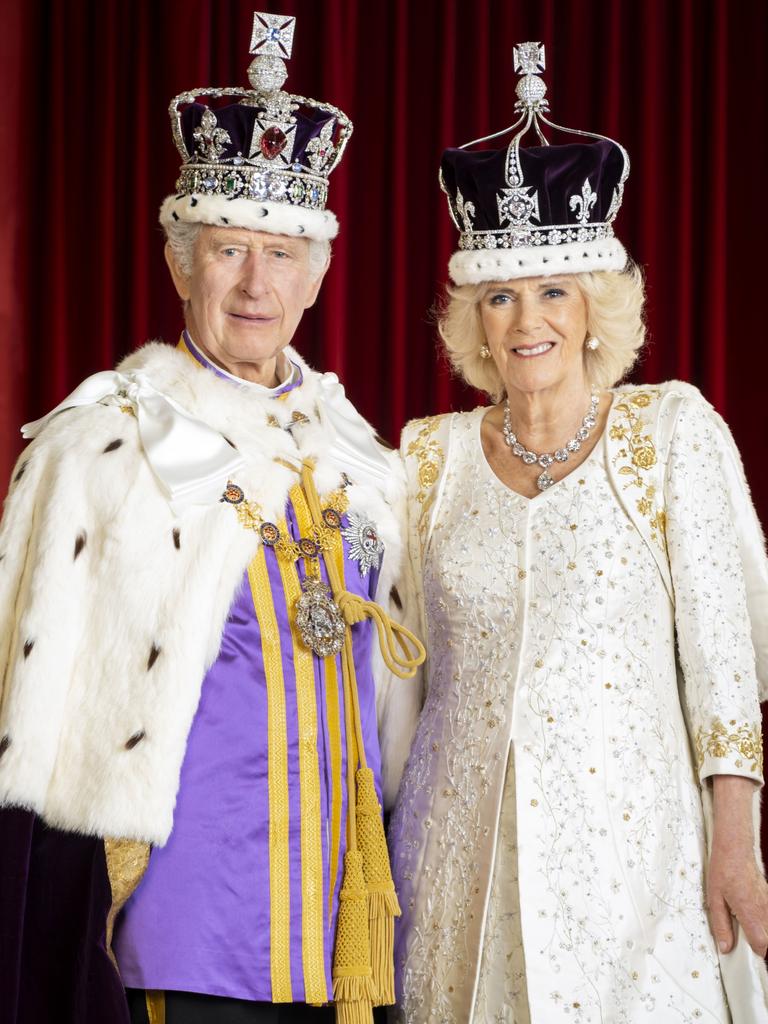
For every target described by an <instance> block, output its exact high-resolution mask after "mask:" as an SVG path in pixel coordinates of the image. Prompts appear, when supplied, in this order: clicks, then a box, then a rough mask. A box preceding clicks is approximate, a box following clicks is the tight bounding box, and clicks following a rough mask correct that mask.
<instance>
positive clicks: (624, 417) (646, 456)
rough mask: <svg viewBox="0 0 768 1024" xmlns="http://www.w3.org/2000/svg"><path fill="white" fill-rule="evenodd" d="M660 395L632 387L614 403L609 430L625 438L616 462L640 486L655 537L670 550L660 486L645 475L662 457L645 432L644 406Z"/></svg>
mask: <svg viewBox="0 0 768 1024" xmlns="http://www.w3.org/2000/svg"><path fill="white" fill-rule="evenodd" d="M655 398H656V395H655V394H654V393H653V392H650V391H628V392H624V393H623V394H622V396H621V401H620V402H617V403H616V405H615V406H614V407H613V413H612V415H613V416H615V419H614V421H613V423H612V425H611V428H610V430H609V436H610V437H611V440H613V441H623V442H625V443H624V445H623V446H622V447H621V448H620V449H619V450H618V451H617V452H616V455H615V456H614V458H613V464H614V466H616V467H617V469H618V472H619V473H620V474H621V476H625V477H627V478H628V479H627V484H626V486H627V487H637V488H638V490H640V491H641V492H642V494H641V497H639V498H638V499H637V511H638V512H639V513H640V515H641V516H643V517H644V518H646V519H648V521H649V522H648V525H649V526H650V528H651V540H653V541H655V542H656V544H658V546H659V547H660V548H661V549H662V551H666V550H667V514H666V512H665V510H664V507H663V505H662V504H661V502H660V501H659V498H660V497H663V495H662V496H660V495H659V494H657V490H656V486H655V485H654V484H652V483H648V481H647V479H646V477H645V476H644V475H643V474H645V473H648V472H649V471H650V470H652V469H653V468H654V466H655V465H656V463H657V461H658V459H657V455H656V446H655V444H654V443H653V438H652V437H651V435H650V434H647V433H644V430H645V427H646V426H647V424H646V421H645V420H644V419H643V417H642V413H641V412H640V410H641V409H647V408H648V406H649V405H650V404H651V402H653V401H654V399H655Z"/></svg>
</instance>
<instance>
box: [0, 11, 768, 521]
mask: <svg viewBox="0 0 768 1024" xmlns="http://www.w3.org/2000/svg"><path fill="white" fill-rule="evenodd" d="M262 6H264V7H266V9H269V10H271V11H277V12H281V13H290V14H295V15H296V16H297V18H298V22H297V29H296V37H295V45H294V56H293V59H292V60H291V61H290V77H289V81H288V87H289V88H291V89H292V90H293V91H296V92H300V93H303V94H304V95H309V96H315V97H318V98H320V99H323V100H326V101H329V102H332V103H334V104H335V105H337V106H340V107H341V108H342V109H343V110H345V111H346V112H347V113H348V114H349V115H350V116H351V118H352V120H353V121H354V122H355V126H356V127H355V133H354V135H353V137H352V140H351V142H350V145H349V147H348V150H347V156H346V158H345V160H344V162H343V163H342V165H341V167H340V168H339V170H338V171H336V173H335V174H334V176H333V181H332V186H331V203H330V205H331V207H332V209H333V210H334V211H335V212H336V213H337V215H338V217H339V220H340V221H341V225H342V231H341V235H340V238H339V240H338V242H337V243H336V246H335V255H334V259H333V265H332V268H331V270H330V272H329V274H328V276H327V278H326V282H325V285H324V287H323V291H322V294H321V296H320V299H319V301H318V304H317V306H316V307H315V308H314V309H313V310H311V311H310V312H309V313H308V314H307V316H306V317H305V319H304V322H303V323H302V325H301V328H300V335H299V336H298V337H297V344H298V345H299V347H300V349H301V351H303V352H304V354H305V355H306V356H307V357H308V358H309V360H310V361H311V362H312V363H314V364H315V365H317V366H319V367H322V368H326V369H334V370H336V371H338V372H339V374H340V375H341V377H342V379H343V380H344V382H345V383H346V385H347V390H348V392H349V394H350V396H351V397H352V399H353V400H354V401H355V403H356V404H357V405H358V406H359V408H360V409H361V410H362V411H363V412H364V413H365V415H367V416H368V418H369V419H371V420H372V421H373V422H374V423H375V424H376V425H377V427H378V428H379V430H380V431H381V432H382V433H383V434H384V435H385V436H388V437H389V438H390V439H392V440H393V441H396V440H397V437H398V433H399V430H400V428H401V426H402V424H403V423H404V421H405V420H406V419H408V418H410V417H413V416H421V415H425V414H427V413H434V412H438V411H444V410H447V409H451V408H470V407H472V405H473V404H475V403H476V400H477V397H476V396H475V395H474V394H472V393H471V392H470V391H469V390H468V389H466V388H465V387H463V386H462V385H461V384H460V383H458V382H457V381H456V380H453V379H452V378H451V376H450V374H449V373H448V371H447V369H446V367H445V365H444V364H443V363H442V362H441V360H440V358H439V357H438V354H437V349H436V344H435V331H434V329H433V326H432V324H431V322H430V312H429V311H430V308H431V307H432V306H433V304H434V302H435V299H436V297H437V296H438V295H439V293H440V288H441V283H442V282H443V281H444V279H445V268H446V263H447V259H448V256H449V255H450V253H451V251H452V250H453V248H454V244H455V231H454V229H453V227H452V226H451V224H450V221H449V217H448V214H447V210H446V206H445V201H444V197H443V196H442V195H441V193H440V192H439V189H438V186H437V167H438V162H439V157H440V153H441V151H442V149H443V148H444V147H446V146H449V145H458V144H461V143H463V142H466V141H468V140H469V139H472V138H476V137H477V136H479V135H483V134H485V133H486V132H489V131H492V130H497V129H500V128H503V127H504V126H506V125H507V124H510V123H511V122H512V120H513V119H514V114H513V105H514V87H515V82H516V76H515V74H514V71H513V67H512V46H513V44H514V43H516V42H520V41H525V40H529V39H534V40H541V41H542V42H544V43H545V44H546V48H547V63H548V68H547V72H546V80H547V82H548V84H549V97H550V100H551V103H552V113H553V116H554V118H555V120H557V121H559V122H560V123H564V124H566V125H569V126H573V127H583V128H587V129H592V130H593V131H597V132H601V133H603V134H608V135H613V136H614V137H616V138H617V139H619V140H620V141H621V142H622V143H624V145H625V146H626V147H627V148H628V150H629V152H630V155H631V157H632V173H631V176H630V179H629V182H628V185H627V190H626V196H625V203H624V209H623V210H622V212H621V213H620V215H619V218H618V222H617V228H618V233H619V235H620V237H621V238H622V239H623V240H624V241H625V243H626V244H627V247H628V249H629V251H630V252H631V253H632V254H633V255H634V257H635V259H636V260H638V261H639V262H640V263H641V264H642V265H643V266H644V267H645V268H646V271H647V279H648V296H649V299H648V323H649V329H650V344H649V347H648V350H647V353H646V356H645V358H644V360H643V362H642V365H641V366H640V367H639V369H638V370H637V372H636V373H635V379H637V380H644V381H649V382H655V381H659V380H663V379H666V378H671V377H678V378H682V379H684V380H690V381H693V382H694V383H695V384H697V385H699V386H700V387H701V388H702V389H703V391H704V393H705V394H706V395H707V396H708V397H709V398H710V399H711V400H712V401H713V402H714V404H715V405H716V406H717V408H718V409H719V410H720V411H721V412H722V413H723V414H724V415H725V416H726V418H727V419H728V420H729V421H730V423H731V424H732V426H733V429H734V433H735V435H736V439H737V442H738V444H739V446H740V448H741V451H742V453H743V456H744V461H745V463H746V468H747V473H748V476H749V478H750V480H751V483H752V487H753V491H754V495H755V499H756V502H757V505H758V509H759V511H760V513H761V516H762V518H763V521H764V522H768V474H766V473H765V471H764V450H765V446H766V442H767V441H768V400H767V398H766V394H765V382H766V372H767V371H768V344H767V343H766V329H765V328H766V310H767V309H768V303H767V302H766V294H768V281H766V280H764V278H763V275H764V274H765V269H764V265H763V260H762V258H760V254H761V253H763V252H764V251H765V246H766V241H767V240H768V212H767V211H768V202H766V198H765V177H766V168H767V167H768V159H767V158H768V143H767V142H766V125H768V99H767V97H768V71H767V66H768V61H766V56H767V55H768V4H766V3H765V0H739V2H738V3H734V2H731V3H728V2H727V0H524V2H523V0H520V2H511V0H472V2H470V0H418V2H411V3H408V2H406V0H378V2H376V3H368V2H362V0H360V2H356V0H326V2H323V3H320V2H313V0H291V2H285V3H283V2H280V3H269V4H265V3H263V2H262ZM0 7H2V11H1V12H0V13H1V14H2V18H0V90H1V95H2V103H1V104H0V110H2V115H1V116H2V117H3V123H2V125H0V139H1V140H2V153H3V158H2V161H1V162H0V167H2V172H1V181H0V239H1V240H2V245H1V247H0V248H1V251H0V260H1V261H2V273H0V330H2V342H3V350H2V351H3V356H4V358H3V366H4V369H3V372H2V374H0V476H2V478H3V479H5V478H6V477H7V475H8V472H9V470H10V466H11V463H12V460H13V459H14V458H15V456H16V455H17V454H18V451H19V450H20V447H21V442H20V438H19V434H18V427H19V424H21V423H22V422H24V421H25V420H28V419H32V418H35V417H37V416H39V415H41V414H42V413H44V412H45V411H47V410H48V409H49V408H51V407H52V406H53V405H55V404H56V403H57V402H59V401H60V400H61V399H62V398H63V397H64V396H65V395H66V394H67V393H68V392H69V391H70V390H71V389H72V388H73V387H74V386H75V385H76V384H77V383H78V381H79V380H81V379H82V378H83V377H84V376H86V375H88V374H90V373H93V372H95V371H97V370H99V369H103V368H105V367H109V366H112V365H113V364H114V362H115V361H116V360H117V359H118V358H119V357H120V356H122V355H124V354H125V353H127V352H128V351H130V350H131V349H132V348H134V347H135V346H136V345H139V344H141V343H142V342H143V341H144V340H145V339H147V338H156V337H163V338H165V339H166V340H168V341H174V340H175V339H176V337H177V335H178V333H179V328H180V323H181V318H180V310H179V306H178V302H177V300H176V297H175V294H174V292H173V290H172V287H171V285H170V281H169V279H168V276H167V273H166V270H165V266H164V263H163V257H162V237H161V233H160V230H159V228H158V225H157V210H158V207H159V205H160V202H161V200H162V198H163V196H165V195H166V194H168V193H169V192H171V191H173V184H174V181H175V177H176V171H177V167H178V159H177V154H176V151H175V149H174V147H173V145H172V142H171V138H170V131H169V122H168V117H167V106H168V102H169V100H170V98H171V97H172V96H174V95H175V94H176V93H178V92H181V91H182V90H184V89H188V88H191V87H199V86H205V85H245V84H246V82H247V79H246V75H245V72H246V68H247V65H248V63H249V60H250V58H249V55H248V52H247V51H248V41H249V39H250V28H251V20H252V12H253V8H254V4H253V2H248V3H246V2H243V0H184V2H183V3H182V2H177V0H152V2H149V0H55V2H53V3H51V2H50V0H18V2H14V0H2V3H0Z"/></svg>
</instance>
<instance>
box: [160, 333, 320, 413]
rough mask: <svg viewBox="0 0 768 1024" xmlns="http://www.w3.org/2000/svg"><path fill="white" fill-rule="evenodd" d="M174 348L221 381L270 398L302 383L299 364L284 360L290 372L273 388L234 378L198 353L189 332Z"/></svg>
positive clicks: (278, 396)
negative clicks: (256, 390)
mask: <svg viewBox="0 0 768 1024" xmlns="http://www.w3.org/2000/svg"><path fill="white" fill-rule="evenodd" d="M176 347H177V348H178V349H179V350H180V351H181V352H183V353H184V354H185V355H187V356H189V357H190V359H193V360H194V361H195V362H196V363H199V364H200V366H204V367H205V368H206V370H210V371H211V373H215V374H216V376H217V377H220V378H221V379H222V380H228V381H230V383H232V384H234V385H235V386H236V387H241V388H257V389H258V390H259V391H260V392H261V393H262V394H264V395H266V396H268V397H270V398H282V396H283V395H287V394H288V393H289V392H291V391H293V390H294V388H298V387H300V386H301V384H302V383H303V381H304V376H303V374H302V372H301V367H300V366H299V364H298V363H294V362H291V361H290V360H288V359H286V362H287V363H288V365H289V366H290V368H291V372H290V373H289V375H288V377H287V378H286V380H284V381H283V382H282V383H280V384H278V386H277V387H275V388H267V387H264V385H263V384H254V383H252V382H251V381H247V380H243V379H242V378H240V377H235V375H234V374H232V373H229V372H228V371H227V370H224V369H223V368H222V367H221V366H217V365H216V364H215V363H213V362H211V360H210V359H208V358H207V357H206V356H205V355H204V354H203V353H202V352H201V351H200V349H199V348H198V346H197V345H196V344H195V343H194V341H193V340H192V338H191V337H190V334H189V331H186V330H185V331H183V332H182V335H181V338H180V339H179V344H178V345H177V346H176Z"/></svg>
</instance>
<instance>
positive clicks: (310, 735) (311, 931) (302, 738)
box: [277, 484, 328, 1003]
mask: <svg viewBox="0 0 768 1024" xmlns="http://www.w3.org/2000/svg"><path fill="white" fill-rule="evenodd" d="M289 500H290V502H291V504H292V505H293V508H294V511H295V513H296V521H297V523H298V526H299V531H300V533H301V534H302V536H306V535H307V533H308V531H309V530H311V527H312V520H311V517H310V515H309V510H308V508H307V504H306V502H305V500H304V494H303V492H302V489H301V486H300V485H299V484H297V485H296V486H294V487H292V488H291V490H290V493H289ZM277 561H278V565H279V567H280V575H281V577H282V580H283V590H284V592H285V599H286V604H287V606H288V608H289V610H290V612H291V615H290V618H291V637H292V640H293V664H294V670H295V673H296V706H297V710H298V720H299V784H300V805H301V893H302V901H301V916H302V921H301V950H302V963H303V967H304V992H305V1000H306V1002H308V1003H325V1002H327V1001H328V992H327V988H326V980H325V949H324V944H323V940H324V936H325V912H324V902H323V846H322V826H321V814H320V811H321V803H320V764H319V758H318V752H317V698H316V688H315V663H314V656H313V654H312V652H311V651H310V650H309V649H308V648H306V647H305V646H304V644H303V643H302V641H301V637H300V636H299V633H298V630H297V629H296V628H295V626H294V619H295V615H294V612H293V609H294V608H295V606H296V602H297V601H298V600H299V598H300V597H301V586H300V583H299V576H298V572H297V568H296V564H295V563H293V562H291V563H289V562H287V561H286V560H284V559H281V558H278V560H277Z"/></svg>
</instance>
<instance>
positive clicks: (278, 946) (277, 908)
mask: <svg viewBox="0 0 768 1024" xmlns="http://www.w3.org/2000/svg"><path fill="white" fill-rule="evenodd" d="M248 580H249V582H250V584H251V594H252V596H253V607H254V610H255V611H256V618H257V619H258V621H259V631H260V633H261V652H262V657H263V659H264V675H265V677H266V682H267V723H268V724H267V742H268V761H269V769H268V775H269V783H268V784H269V901H270V908H269V909H270V915H269V919H270V952H271V957H270V960H271V975H272V1002H273V1003H290V1002H293V992H292V989H291V874H290V869H291V860H290V849H289V841H290V832H289V828H290V810H289V804H288V735H287V729H286V715H285V681H284V679H283V661H282V657H281V652H280V632H279V630H278V625H277V616H276V615H275V607H274V603H273V599H272V588H271V586H270V583H269V573H268V572H267V561H266V555H265V553H264V548H263V547H261V546H260V547H259V550H258V552H257V554H256V557H255V558H254V559H253V561H252V562H251V564H250V565H249V566H248Z"/></svg>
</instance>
